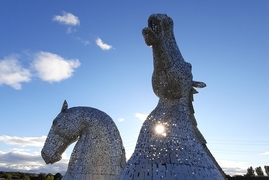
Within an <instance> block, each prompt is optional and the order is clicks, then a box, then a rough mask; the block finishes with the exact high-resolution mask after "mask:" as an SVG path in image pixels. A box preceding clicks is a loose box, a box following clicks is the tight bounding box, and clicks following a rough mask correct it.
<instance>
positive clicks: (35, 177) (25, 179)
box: [0, 171, 63, 180]
mask: <svg viewBox="0 0 269 180" xmlns="http://www.w3.org/2000/svg"><path fill="white" fill-rule="evenodd" d="M62 177H63V176H62V175H61V173H56V174H54V175H53V174H51V173H49V174H45V173H40V174H32V173H22V172H3V171H1V172H0V178H4V179H7V180H13V179H18V180H61V179H62Z"/></svg>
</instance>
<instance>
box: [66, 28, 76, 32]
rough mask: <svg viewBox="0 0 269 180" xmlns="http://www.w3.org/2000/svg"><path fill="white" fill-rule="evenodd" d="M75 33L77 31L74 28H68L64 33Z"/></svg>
mask: <svg viewBox="0 0 269 180" xmlns="http://www.w3.org/2000/svg"><path fill="white" fill-rule="evenodd" d="M76 31H77V30H76V29H74V28H72V27H68V28H67V31H66V33H67V34H70V33H72V32H76Z"/></svg>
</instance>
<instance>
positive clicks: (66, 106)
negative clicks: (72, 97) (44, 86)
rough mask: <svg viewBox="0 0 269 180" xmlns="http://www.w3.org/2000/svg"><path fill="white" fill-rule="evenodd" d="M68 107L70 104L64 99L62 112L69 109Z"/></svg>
mask: <svg viewBox="0 0 269 180" xmlns="http://www.w3.org/2000/svg"><path fill="white" fill-rule="evenodd" d="M67 108H68V104H67V102H66V100H64V103H63V107H62V110H61V113H62V112H65V110H67Z"/></svg>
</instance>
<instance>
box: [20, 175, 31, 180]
mask: <svg viewBox="0 0 269 180" xmlns="http://www.w3.org/2000/svg"><path fill="white" fill-rule="evenodd" d="M21 179H22V180H30V177H29V176H27V175H25V174H22V175H21Z"/></svg>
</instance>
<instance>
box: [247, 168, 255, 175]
mask: <svg viewBox="0 0 269 180" xmlns="http://www.w3.org/2000/svg"><path fill="white" fill-rule="evenodd" d="M245 176H246V177H254V176H255V174H254V169H253V168H252V166H250V167H249V168H248V169H247V174H245Z"/></svg>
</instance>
